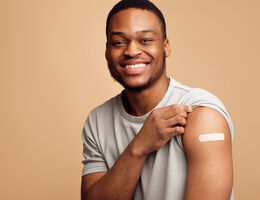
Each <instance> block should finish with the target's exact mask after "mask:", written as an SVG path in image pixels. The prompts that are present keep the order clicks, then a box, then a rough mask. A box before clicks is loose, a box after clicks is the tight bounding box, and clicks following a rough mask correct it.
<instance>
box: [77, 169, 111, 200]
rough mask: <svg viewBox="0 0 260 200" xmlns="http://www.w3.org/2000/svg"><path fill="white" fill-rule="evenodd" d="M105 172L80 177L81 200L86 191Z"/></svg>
mask: <svg viewBox="0 0 260 200" xmlns="http://www.w3.org/2000/svg"><path fill="white" fill-rule="evenodd" d="M106 173H107V172H96V173H92V174H87V175H85V176H83V177H82V180H81V199H82V200H83V199H84V197H85V195H86V193H87V191H88V189H89V188H90V187H91V186H92V185H93V184H95V183H96V182H97V181H98V180H100V179H101V178H102V177H103V176H104V175H105V174H106Z"/></svg>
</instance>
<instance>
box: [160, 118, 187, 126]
mask: <svg viewBox="0 0 260 200" xmlns="http://www.w3.org/2000/svg"><path fill="white" fill-rule="evenodd" d="M185 125H186V117H182V116H180V115H176V116H175V117H172V118H169V119H167V120H165V127H167V128H170V127H175V126H185Z"/></svg>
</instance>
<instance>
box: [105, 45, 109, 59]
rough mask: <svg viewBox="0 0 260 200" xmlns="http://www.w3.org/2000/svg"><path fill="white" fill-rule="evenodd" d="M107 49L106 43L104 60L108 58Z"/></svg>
mask: <svg viewBox="0 0 260 200" xmlns="http://www.w3.org/2000/svg"><path fill="white" fill-rule="evenodd" d="M107 48H108V43H107V42H106V51H105V58H106V59H107V58H108V50H107Z"/></svg>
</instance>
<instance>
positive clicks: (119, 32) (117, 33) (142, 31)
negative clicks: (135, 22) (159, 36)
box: [110, 30, 155, 37]
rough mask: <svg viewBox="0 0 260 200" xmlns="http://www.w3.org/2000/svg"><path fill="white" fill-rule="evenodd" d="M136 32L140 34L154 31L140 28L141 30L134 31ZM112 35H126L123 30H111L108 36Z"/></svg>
mask: <svg viewBox="0 0 260 200" xmlns="http://www.w3.org/2000/svg"><path fill="white" fill-rule="evenodd" d="M136 33H137V34H141V33H153V34H155V31H153V30H141V31H136ZM113 35H126V33H124V32H121V31H112V32H111V33H110V37H111V36H113Z"/></svg>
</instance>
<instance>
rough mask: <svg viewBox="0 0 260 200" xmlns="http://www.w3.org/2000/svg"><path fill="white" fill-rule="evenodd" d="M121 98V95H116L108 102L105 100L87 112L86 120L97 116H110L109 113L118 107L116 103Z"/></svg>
mask: <svg viewBox="0 0 260 200" xmlns="http://www.w3.org/2000/svg"><path fill="white" fill-rule="evenodd" d="M120 98H121V94H118V95H116V96H114V97H112V98H110V99H108V100H106V101H105V102H104V103H102V104H100V105H98V106H96V107H95V108H93V109H92V110H91V111H90V112H89V116H88V118H90V119H93V118H96V117H98V116H105V115H111V112H112V111H113V110H114V106H118V103H119V102H118V101H119V100H120Z"/></svg>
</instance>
